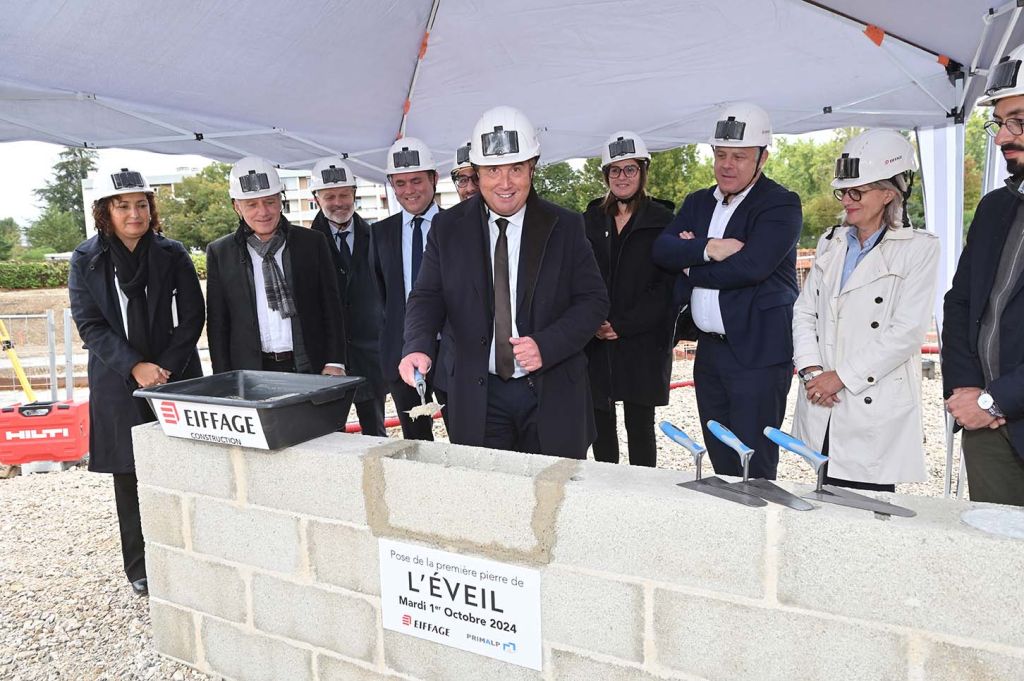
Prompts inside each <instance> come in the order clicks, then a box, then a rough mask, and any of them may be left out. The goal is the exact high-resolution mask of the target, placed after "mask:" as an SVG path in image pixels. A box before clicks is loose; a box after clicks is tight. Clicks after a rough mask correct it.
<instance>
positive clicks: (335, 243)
mask: <svg viewBox="0 0 1024 681" xmlns="http://www.w3.org/2000/svg"><path fill="white" fill-rule="evenodd" d="M310 189H311V190H312V192H313V199H314V200H315V201H316V204H317V205H318V206H319V207H320V211H319V212H318V213H317V214H316V217H315V218H314V219H313V225H312V228H313V230H314V231H317V232H320V233H321V234H323V235H324V236H326V237H327V240H328V241H329V242H330V244H331V259H332V260H333V262H334V269H335V272H336V273H337V275H338V292H339V293H340V294H341V305H342V309H343V310H344V313H345V331H346V333H347V334H348V335H347V337H346V338H345V354H346V356H347V358H348V363H347V365H346V369H347V372H348V374H349V375H350V376H362V377H364V378H365V379H366V381H365V382H364V383H362V384H361V385H360V386H359V387H358V388H356V392H355V404H356V414H357V415H358V416H359V426H360V429H361V431H362V433H363V435H375V436H378V437H384V436H386V435H387V432H386V431H385V430H384V396H385V394H386V393H387V388H386V387H385V385H384V377H383V376H382V375H381V372H380V336H379V332H380V315H381V311H380V300H379V299H378V297H377V292H376V289H375V288H374V283H373V271H372V269H371V267H370V226H369V225H368V224H366V221H365V220H363V218H361V217H359V214H358V213H356V212H355V208H356V178H355V176H354V175H353V174H352V170H351V169H350V168H349V167H348V165H347V164H346V163H345V162H344V161H343V160H342V159H341V158H336V157H329V158H324V159H321V160H320V161H318V162H317V163H316V165H315V166H313V173H312V178H311V181H310Z"/></svg>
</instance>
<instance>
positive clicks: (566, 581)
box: [541, 568, 644, 678]
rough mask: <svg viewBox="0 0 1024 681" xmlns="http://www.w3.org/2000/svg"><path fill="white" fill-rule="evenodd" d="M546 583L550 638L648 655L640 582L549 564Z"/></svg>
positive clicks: (626, 655)
mask: <svg viewBox="0 0 1024 681" xmlns="http://www.w3.org/2000/svg"><path fill="white" fill-rule="evenodd" d="M541 584H542V593H541V603H543V604H544V607H543V608H542V609H541V611H542V615H543V625H542V628H541V631H543V632H544V640H545V641H547V642H552V643H562V644H564V645H569V646H572V647H574V648H583V649H585V650H593V651H594V652H597V653H602V654H604V655H613V656H615V657H619V658H622V659H624V660H630V661H636V662H642V661H643V655H644V596H643V590H642V589H641V587H640V586H638V585H636V584H627V583H625V582H615V581H612V580H609V579H601V578H600V577H592V576H590V575H584V574H581V573H579V572H569V571H566V570H559V569H557V568H549V569H548V570H545V572H544V577H543V579H542V580H541ZM594 678H597V677H594Z"/></svg>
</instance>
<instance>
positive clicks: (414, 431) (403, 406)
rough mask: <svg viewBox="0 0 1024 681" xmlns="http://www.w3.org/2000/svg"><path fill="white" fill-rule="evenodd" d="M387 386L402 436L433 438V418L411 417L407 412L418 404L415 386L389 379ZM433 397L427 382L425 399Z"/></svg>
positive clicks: (422, 438)
mask: <svg viewBox="0 0 1024 681" xmlns="http://www.w3.org/2000/svg"><path fill="white" fill-rule="evenodd" d="M388 387H389V388H390V390H391V399H392V400H394V401H395V409H396V410H398V422H399V423H401V424H402V437H404V438H405V439H406V440H433V439H434V420H433V419H432V418H430V417H428V416H421V417H419V418H417V419H411V418H409V414H408V413H407V412H408V411H409V410H410V409H412V408H413V407H418V406H420V395H419V393H417V392H416V388H413V387H412V386H410V385H409V384H408V383H406V382H405V381H402V380H397V381H389V385H388ZM433 399H434V395H433V391H432V390H431V389H430V384H429V383H427V395H426V400H427V402H430V401H432V400H433Z"/></svg>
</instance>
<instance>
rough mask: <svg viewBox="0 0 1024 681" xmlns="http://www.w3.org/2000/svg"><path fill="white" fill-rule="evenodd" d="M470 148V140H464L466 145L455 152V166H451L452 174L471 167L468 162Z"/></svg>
mask: <svg viewBox="0 0 1024 681" xmlns="http://www.w3.org/2000/svg"><path fill="white" fill-rule="evenodd" d="M470 146H472V142H471V141H470V140H466V143H465V144H463V145H462V146H461V147H459V148H458V149H456V150H455V164H454V165H452V172H455V171H456V170H459V169H460V168H469V167H470V166H471V165H473V164H472V163H471V162H470V160H469V148H470Z"/></svg>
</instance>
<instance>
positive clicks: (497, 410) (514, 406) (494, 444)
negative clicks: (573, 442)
mask: <svg viewBox="0 0 1024 681" xmlns="http://www.w3.org/2000/svg"><path fill="white" fill-rule="evenodd" d="M484 447H490V448H491V449H504V450H508V451H513V452H528V453H530V454H540V453H541V451H540V434H539V433H538V432H537V390H536V388H534V385H533V379H532V378H531V377H529V376H524V377H522V378H511V379H509V380H507V381H503V380H501V379H500V378H499V377H497V376H495V375H494V374H488V376H487V422H486V423H485V424H484Z"/></svg>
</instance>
